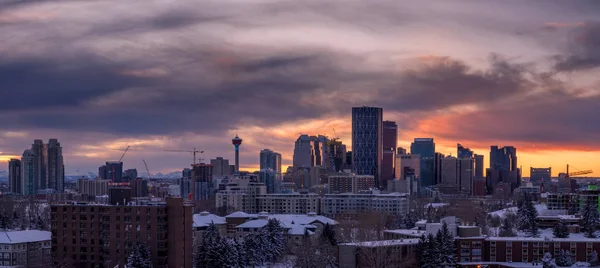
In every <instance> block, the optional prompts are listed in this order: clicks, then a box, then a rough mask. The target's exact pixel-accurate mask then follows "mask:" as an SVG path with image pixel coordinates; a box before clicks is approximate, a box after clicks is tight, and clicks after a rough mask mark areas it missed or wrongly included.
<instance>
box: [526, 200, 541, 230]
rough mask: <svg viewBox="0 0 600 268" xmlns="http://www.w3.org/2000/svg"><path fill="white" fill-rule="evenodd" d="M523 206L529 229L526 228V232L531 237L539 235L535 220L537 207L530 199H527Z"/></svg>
mask: <svg viewBox="0 0 600 268" xmlns="http://www.w3.org/2000/svg"><path fill="white" fill-rule="evenodd" d="M525 206H526V208H527V218H528V220H529V230H528V233H529V235H531V236H532V237H539V236H540V230H539V228H538V224H537V221H536V219H537V216H538V212H537V209H536V208H535V206H534V205H533V202H531V199H528V200H527V202H525Z"/></svg>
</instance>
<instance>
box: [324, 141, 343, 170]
mask: <svg viewBox="0 0 600 268" xmlns="http://www.w3.org/2000/svg"><path fill="white" fill-rule="evenodd" d="M327 159H328V160H329V165H328V168H327V170H328V171H332V172H339V171H342V170H343V169H345V168H346V167H347V165H346V145H344V144H343V143H342V141H340V140H339V139H337V138H334V139H332V140H330V141H329V143H327Z"/></svg>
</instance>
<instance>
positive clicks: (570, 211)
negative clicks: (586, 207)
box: [567, 204, 579, 215]
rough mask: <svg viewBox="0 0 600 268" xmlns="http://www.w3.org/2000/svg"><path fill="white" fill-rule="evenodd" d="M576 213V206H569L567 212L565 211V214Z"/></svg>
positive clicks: (577, 207) (577, 208)
mask: <svg viewBox="0 0 600 268" xmlns="http://www.w3.org/2000/svg"><path fill="white" fill-rule="evenodd" d="M577 213H579V206H577V204H575V205H572V206H569V210H568V211H567V214H569V215H575V214H577Z"/></svg>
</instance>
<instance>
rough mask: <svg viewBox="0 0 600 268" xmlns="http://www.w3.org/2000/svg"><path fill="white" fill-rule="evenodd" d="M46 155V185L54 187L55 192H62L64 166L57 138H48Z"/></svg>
mask: <svg viewBox="0 0 600 268" xmlns="http://www.w3.org/2000/svg"><path fill="white" fill-rule="evenodd" d="M46 148H47V154H46V156H47V157H48V160H47V168H48V170H47V173H46V174H47V176H48V187H47V188H49V189H54V190H55V191H56V192H57V193H62V192H63V191H64V190H65V185H64V184H65V166H64V163H63V155H62V147H61V146H60V143H59V142H58V140H57V139H50V141H48V144H47V146H46Z"/></svg>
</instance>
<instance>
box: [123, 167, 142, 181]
mask: <svg viewBox="0 0 600 268" xmlns="http://www.w3.org/2000/svg"><path fill="white" fill-rule="evenodd" d="M137 178H138V172H137V169H135V168H130V169H127V170H125V172H123V181H131V180H135V179H137Z"/></svg>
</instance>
